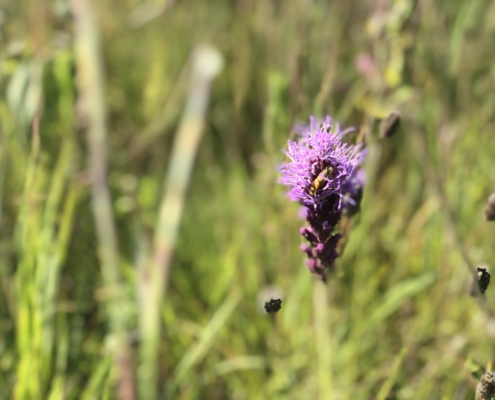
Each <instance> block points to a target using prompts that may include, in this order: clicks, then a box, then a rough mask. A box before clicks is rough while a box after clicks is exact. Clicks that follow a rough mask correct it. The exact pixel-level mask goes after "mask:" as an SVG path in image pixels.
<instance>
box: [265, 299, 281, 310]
mask: <svg viewBox="0 0 495 400" xmlns="http://www.w3.org/2000/svg"><path fill="white" fill-rule="evenodd" d="M281 308H282V300H280V299H271V300H270V301H268V302H266V303H265V311H266V312H267V313H276V312H277V311H279V310H280V309H281Z"/></svg>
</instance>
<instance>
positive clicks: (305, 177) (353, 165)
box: [280, 116, 365, 279]
mask: <svg viewBox="0 0 495 400" xmlns="http://www.w3.org/2000/svg"><path fill="white" fill-rule="evenodd" d="M352 130H353V129H352V128H351V129H346V130H341V129H340V127H339V125H334V122H333V120H332V118H331V117H329V116H328V117H326V118H325V119H324V120H323V121H322V122H317V121H316V120H315V118H313V117H311V118H310V124H309V126H300V127H299V128H298V130H297V133H299V135H300V139H299V140H298V141H297V142H293V141H289V142H288V149H287V152H286V154H287V156H288V158H289V160H290V161H289V162H287V163H284V164H282V165H281V166H280V172H281V175H282V176H281V178H280V182H281V183H283V184H284V185H287V186H289V187H290V191H289V193H288V195H289V198H290V199H291V200H292V201H297V202H299V203H300V204H302V205H303V206H304V207H305V217H306V219H307V221H308V222H309V225H310V226H309V227H308V228H303V229H301V234H302V235H303V236H304V237H305V238H306V239H307V240H308V242H309V245H304V247H303V249H302V250H303V251H304V252H305V253H306V254H307V255H308V262H307V264H308V267H309V269H310V270H311V271H312V272H313V273H316V274H318V275H320V276H321V277H322V278H323V279H324V278H325V276H326V273H327V272H328V269H329V268H331V267H332V266H333V264H334V261H335V258H336V257H337V252H336V247H337V243H338V241H339V239H340V235H339V234H338V233H336V232H335V228H336V225H337V223H338V221H339V219H340V217H341V216H342V212H343V211H344V209H345V208H347V207H349V206H355V205H356V201H355V199H356V198H357V197H358V195H359V193H360V190H361V188H362V186H363V184H364V173H363V171H361V170H360V169H359V166H360V164H361V162H362V160H363V157H364V155H365V150H363V149H362V148H361V145H350V144H347V143H344V142H343V141H342V139H343V137H344V135H345V134H346V133H348V132H351V131H352Z"/></svg>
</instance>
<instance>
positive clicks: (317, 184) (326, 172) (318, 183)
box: [309, 166, 333, 196]
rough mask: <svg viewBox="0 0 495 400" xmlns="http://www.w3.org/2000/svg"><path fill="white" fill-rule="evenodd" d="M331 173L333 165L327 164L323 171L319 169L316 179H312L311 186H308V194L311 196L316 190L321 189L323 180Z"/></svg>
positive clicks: (323, 184)
mask: <svg viewBox="0 0 495 400" xmlns="http://www.w3.org/2000/svg"><path fill="white" fill-rule="evenodd" d="M332 175H333V167H332V166H328V167H326V168H325V169H324V170H323V171H321V172H320V173H319V174H318V176H317V177H316V179H315V180H314V181H313V183H312V184H311V187H310V188H309V194H310V195H311V196H314V195H315V194H316V193H317V192H318V190H320V189H322V188H323V186H325V182H326V181H327V179H328V178H331V177H332Z"/></svg>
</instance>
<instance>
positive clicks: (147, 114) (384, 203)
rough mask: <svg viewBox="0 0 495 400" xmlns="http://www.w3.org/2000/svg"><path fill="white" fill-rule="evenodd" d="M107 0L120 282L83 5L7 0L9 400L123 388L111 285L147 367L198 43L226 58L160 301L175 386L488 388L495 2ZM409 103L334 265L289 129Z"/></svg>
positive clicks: (165, 381)
mask: <svg viewBox="0 0 495 400" xmlns="http://www.w3.org/2000/svg"><path fill="white" fill-rule="evenodd" d="M93 7H94V9H95V14H96V18H97V21H98V28H99V34H100V37H101V41H102V48H103V58H104V60H103V68H104V72H105V74H106V81H107V82H106V84H105V87H104V88H103V89H104V91H105V94H106V101H107V109H108V127H109V129H108V131H109V138H108V147H109V154H108V166H109V175H108V181H109V185H110V188H111V195H112V202H113V212H114V217H115V221H116V226H117V231H118V239H119V248H120V255H119V260H120V269H121V271H120V272H121V276H122V282H123V284H122V287H119V288H111V287H107V286H105V285H104V282H103V277H102V269H101V265H100V261H99V258H98V254H97V249H98V241H97V239H96V234H95V224H94V222H93V215H92V212H91V197H90V190H89V187H90V186H89V185H90V184H91V182H89V181H88V174H87V169H88V163H89V162H90V160H89V158H88V149H87V144H86V140H85V133H84V132H85V128H86V127H85V123H84V122H85V121H84V119H81V118H80V117H76V116H77V115H84V113H82V110H80V109H78V108H77V105H78V103H77V99H78V97H79V96H78V91H77V84H76V77H77V73H78V71H77V70H76V67H75V66H76V62H75V52H74V48H73V45H74V40H75V38H74V30H73V20H72V17H71V14H70V4H69V3H68V2H67V1H65V0H54V1H48V0H31V1H28V0H25V1H10V0H2V1H0V88H1V89H0V90H1V92H2V96H1V98H0V212H1V213H0V218H1V219H0V296H1V299H0V388H1V389H0V399H10V398H17V399H35V398H39V399H50V400H51V399H62V398H66V399H95V398H115V397H116V394H115V386H116V382H117V380H118V377H117V375H118V371H119V370H118V369H117V368H116V367H115V366H114V363H113V358H112V354H113V352H114V351H115V342H114V335H113V333H112V332H113V331H112V329H113V328H112V325H111V324H110V323H109V322H110V320H109V312H108V308H107V307H106V304H107V300H108V299H109V298H111V297H112V296H114V293H115V291H118V292H119V293H120V295H121V296H122V298H124V300H125V301H123V302H122V307H121V312H122V313H123V315H125V321H126V331H127V333H128V334H127V336H126V337H127V339H128V344H129V346H130V350H131V351H132V353H133V355H134V357H133V359H134V361H132V367H133V370H134V371H135V372H136V371H137V370H138V356H137V355H138V349H139V346H140V344H141V337H140V328H139V327H140V317H142V315H141V312H140V308H139V302H140V298H141V296H142V289H143V287H142V284H143V282H142V280H141V278H140V268H141V264H142V263H143V262H144V261H143V254H144V253H146V252H147V248H148V247H149V246H150V245H151V242H152V235H153V230H154V229H155V223H156V220H157V215H158V207H159V203H160V199H161V196H162V189H163V179H164V176H165V174H166V170H167V165H168V164H167V163H168V159H169V156H170V150H171V144H172V142H173V138H174V133H175V131H176V128H177V126H178V124H179V119H180V115H181V112H182V110H183V107H184V102H185V98H186V96H187V92H188V90H189V80H188V78H189V69H190V62H191V61H190V54H191V52H192V51H193V49H194V48H196V47H197V45H199V44H202V43H208V44H210V45H213V46H215V47H216V48H217V49H218V50H219V51H220V52H221V53H222V54H223V57H224V62H225V67H224V69H223V71H222V73H221V74H220V75H219V76H218V78H217V79H216V80H215V81H214V84H213V86H212V88H211V99H210V105H209V108H208V111H207V117H206V123H205V129H204V136H203V140H202V142H201V145H200V150H199V153H198V155H197V159H196V163H195V167H194V172H193V177H192V181H191V183H190V185H189V188H188V192H187V198H186V201H185V204H184V214H183V218H182V223H181V229H180V235H179V239H178V243H177V247H176V249H175V253H174V258H173V260H172V264H171V267H172V269H171V276H170V279H169V282H168V289H167V292H166V296H165V299H164V301H163V302H162V304H161V305H160V307H161V316H162V320H161V323H162V325H163V328H162V336H161V340H160V342H159V344H158V346H157V349H156V351H157V353H158V355H159V362H160V365H159V387H158V388H157V393H158V396H159V397H158V398H164V396H165V395H168V396H169V398H174V399H223V398H232V399H237V400H240V399H257V398H267V399H316V398H318V399H342V400H344V399H353V400H357V399H363V400H365V399H381V400H385V399H397V400H407V399H415V400H416V399H472V398H473V396H474V387H475V383H474V381H473V380H472V378H471V375H470V373H471V372H473V370H474V369H473V367H472V365H475V364H482V365H486V364H487V363H489V362H491V359H492V357H493V356H492V353H493V350H494V346H493V339H490V336H489V335H488V333H487V329H486V327H487V318H486V316H485V313H484V312H483V311H482V309H481V308H480V307H478V304H477V302H476V300H475V299H473V298H472V297H470V296H469V295H468V291H469V288H470V284H471V279H472V278H471V276H470V274H469V271H468V269H467V268H466V266H465V261H464V260H463V258H462V256H461V253H462V251H465V253H466V254H467V256H468V257H469V259H471V260H472V261H473V262H474V263H475V264H488V265H489V266H491V265H492V264H493V263H494V262H495V251H494V249H495V246H494V243H495V239H494V237H495V225H493V224H491V225H490V224H489V223H487V222H486V221H485V220H484V217H483V209H484V202H485V199H486V198H487V196H488V194H489V193H491V192H494V191H495V178H494V176H495V174H494V171H495V117H494V111H493V110H494V109H495V96H494V93H495V53H494V52H493V49H494V48H495V3H493V2H491V1H488V0H457V1H446V2H445V1H444V2H435V1H427V0H416V1H414V0H394V1H392V0H384V1H302V0H297V1H268V0H236V1H227V0H217V1H203V0H176V1H175V2H174V1H172V0H168V1H165V0H156V1H151V0H149V1H146V2H144V1H138V0H125V1H118V2H117V1H110V0H98V1H93ZM392 109H397V110H399V111H400V112H401V116H402V125H401V128H400V130H399V132H398V133H397V134H396V135H395V136H394V137H393V138H391V139H387V140H384V141H377V140H375V141H372V142H371V144H370V151H369V155H368V160H367V166H366V168H367V173H368V185H367V187H366V190H365V193H364V198H363V203H362V207H361V210H362V211H361V214H359V215H358V216H357V217H356V218H355V220H354V224H353V226H352V229H351V232H350V236H349V240H348V243H347V246H346V248H345V253H344V255H343V256H342V257H341V258H339V260H338V273H337V274H336V275H334V276H333V277H332V278H331V279H329V283H328V284H327V286H325V287H324V286H322V285H320V284H318V283H316V282H314V281H313V278H312V277H311V276H310V274H309V272H308V271H307V269H306V268H305V267H304V257H303V254H302V253H301V252H300V250H299V245H300V241H301V238H300V236H299V234H298V229H299V226H300V225H301V220H300V219H299V217H298V208H297V206H296V205H294V204H291V203H290V202H289V201H288V200H287V199H286V197H285V196H284V189H283V188H281V187H279V185H277V183H276V181H277V179H278V174H277V169H276V168H277V165H278V164H279V163H280V162H281V161H282V160H283V153H282V151H281V150H282V149H283V147H284V146H285V144H286V140H287V138H288V137H289V135H290V132H291V128H292V126H293V125H294V124H295V123H296V122H298V121H300V120H307V119H308V116H309V115H317V116H318V115H320V116H321V115H325V114H327V113H328V114H331V115H332V116H334V117H335V118H336V119H337V120H338V121H340V122H342V123H344V124H345V125H346V126H349V125H355V126H359V125H360V124H361V123H362V122H363V120H364V115H373V116H376V117H380V118H383V117H385V116H386V114H387V113H388V112H389V111H390V110H392ZM37 130H38V131H39V132H37ZM439 184H440V185H439ZM442 196H443V197H444V198H442ZM448 210H450V212H451V217H448V214H449V212H448ZM449 218H450V219H449ZM452 221H453V222H454V223H455V225H454V226H455V229H456V232H457V235H456V234H455V233H454V227H453V226H452V224H451V222H452ZM272 284H275V285H277V286H278V287H280V288H282V290H283V292H284V296H283V303H282V309H281V310H280V311H279V312H278V313H276V314H274V315H269V316H267V315H265V314H264V313H262V312H261V311H260V310H262V306H263V304H260V303H259V302H260V300H259V299H260V298H261V296H259V294H260V292H261V291H263V290H264V288H265V286H267V285H272ZM494 296H495V294H494V291H493V288H490V287H489V288H488V290H487V291H486V299H487V303H488V305H489V308H491V309H493V306H492V305H493V302H494ZM492 329H493V328H492Z"/></svg>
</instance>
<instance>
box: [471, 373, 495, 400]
mask: <svg viewBox="0 0 495 400" xmlns="http://www.w3.org/2000/svg"><path fill="white" fill-rule="evenodd" d="M493 399H495V374H494V373H493V372H490V371H487V372H485V373H484V374H483V375H481V378H480V381H479V383H478V386H477V387H476V400H493Z"/></svg>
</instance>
